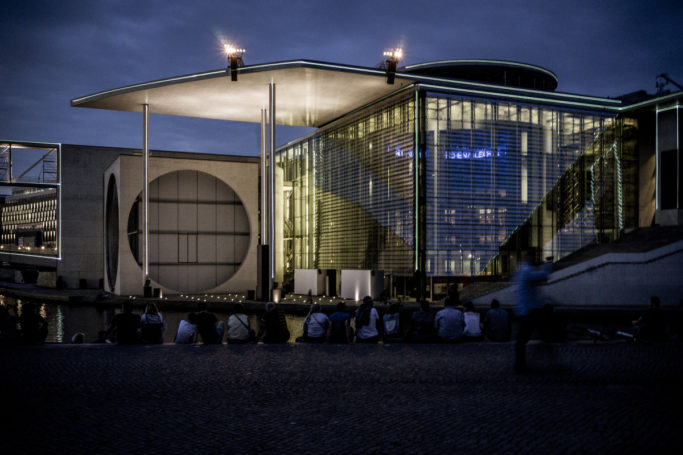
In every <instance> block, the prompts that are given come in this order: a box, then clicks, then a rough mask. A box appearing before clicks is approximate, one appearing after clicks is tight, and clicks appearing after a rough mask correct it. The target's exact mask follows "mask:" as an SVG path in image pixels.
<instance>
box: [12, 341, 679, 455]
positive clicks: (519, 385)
mask: <svg viewBox="0 0 683 455" xmlns="http://www.w3.org/2000/svg"><path fill="white" fill-rule="evenodd" d="M512 351H513V345H512V344H509V343H506V344H493V343H473V344H462V345H399V344H394V345H377V346H367V345H355V346H318V345H284V346H268V345H248V346H226V345H222V346H201V347H191V346H172V345H163V346H149V347H145V346H134V347H123V346H108V345H82V346H59V345H48V346H38V347H23V348H11V349H10V348H6V349H1V350H0V366H1V367H2V369H1V372H2V373H1V374H2V376H1V377H2V379H1V384H0V385H1V386H2V391H3V397H4V398H3V400H2V407H1V409H2V414H3V415H4V419H3V420H4V421H5V423H3V424H1V426H0V427H1V428H2V433H3V436H2V441H1V442H0V452H1V453H3V454H8V453H30V454H38V453H69V454H81V453H104V454H107V453H161V454H167V453H183V454H188V453H222V454H230V453H236V454H251V453H325V454H349V453H377V454H384V453H387V454H403V453H405V454H413V453H458V454H477V455H480V454H488V453H492V454H508V453H509V454H526V453H528V454H532V453H533V454H536V453H553V454H555V453H557V454H565V453H566V454H570V453H571V454H591V453H595V454H612V453H613V454H659V453H676V454H680V453H683V438H682V436H681V431H683V392H682V387H681V386H682V385H683V355H682V354H683V345H682V344H658V345H633V344H626V343H613V344H598V345H591V344H579V343H576V344H572V343H567V344H561V345H555V346H553V347H552V351H550V350H548V349H547V347H546V346H544V345H542V344H531V345H530V346H529V361H530V362H529V363H530V365H531V366H532V368H533V369H534V372H533V373H531V374H526V375H516V374H514V373H513V372H512V368H511V362H512Z"/></svg>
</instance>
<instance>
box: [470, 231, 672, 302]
mask: <svg viewBox="0 0 683 455" xmlns="http://www.w3.org/2000/svg"><path fill="white" fill-rule="evenodd" d="M681 276H683V241H679V242H675V243H672V244H669V245H666V246H664V247H661V248H657V249H654V250H651V251H647V252H639V253H608V254H604V255H602V256H599V257H596V258H594V259H590V260H588V261H585V262H582V263H579V264H576V265H573V266H570V267H567V268H564V269H561V270H558V271H557V272H554V273H552V274H551V275H550V277H549V279H548V283H547V284H546V285H544V286H542V287H541V295H542V297H543V298H544V299H545V300H546V301H547V303H552V304H553V305H559V306H565V307H566V306H574V307H602V308H609V307H638V306H646V305H647V301H648V298H649V297H650V296H653V295H656V296H658V297H659V298H660V299H661V301H662V305H663V306H670V307H674V306H677V305H678V303H679V302H680V300H681V299H683V285H682V284H681V280H680V277H681ZM643 277H647V279H646V280H644V279H643ZM494 298H495V299H498V300H499V301H500V302H501V304H502V305H503V306H506V307H512V306H514V305H515V302H516V300H515V298H516V294H515V286H514V284H513V285H512V286H509V287H507V288H504V289H501V290H499V291H496V292H493V293H490V294H486V295H483V296H481V297H478V298H476V299H474V303H476V304H477V305H482V306H488V305H489V304H490V303H491V300H492V299H494Z"/></svg>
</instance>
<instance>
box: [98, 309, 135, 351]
mask: <svg viewBox="0 0 683 455" xmlns="http://www.w3.org/2000/svg"><path fill="white" fill-rule="evenodd" d="M121 310H122V312H121V313H118V314H116V315H114V317H113V318H112V320H111V324H110V325H109V329H108V330H107V335H106V338H110V337H111V336H112V334H114V335H115V337H116V338H115V339H116V342H117V343H118V344H135V343H137V342H138V331H139V330H140V316H138V315H137V314H133V305H132V304H131V303H130V302H129V301H125V302H123V304H121Z"/></svg>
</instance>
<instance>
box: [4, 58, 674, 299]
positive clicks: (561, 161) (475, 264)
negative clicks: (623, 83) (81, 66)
mask: <svg viewBox="0 0 683 455" xmlns="http://www.w3.org/2000/svg"><path fill="white" fill-rule="evenodd" d="M386 63H387V64H386V65H385V66H384V67H383V68H366V67H358V66H351V65H339V64H331V63H323V62H315V61H306V60H300V61H288V62H279V63H272V64H260V65H252V66H243V67H236V68H229V69H228V70H218V71H211V72H206V73H199V74H192V75H187V76H180V77H174V78H169V79H164V80H160V81H153V82H149V83H141V84H136V85H133V86H129V87H122V88H119V89H113V90H107V91H104V92H101V93H96V94H93V95H89V96H85V97H81V98H77V99H74V100H72V105H73V106H77V107H90V108H101V109H116V110H124V111H133V112H142V113H143V116H142V117H143V125H144V128H143V131H144V133H143V138H142V141H141V142H142V143H143V152H144V149H145V145H144V144H146V141H147V139H148V134H150V132H149V130H148V128H147V125H148V123H147V119H148V118H149V113H150V112H151V113H155V114H156V113H158V114H171V115H181V116H192V117H204V118H215V119H223V120H233V121H247V122H254V123H261V125H262V141H263V146H262V159H261V164H262V165H263V167H262V168H261V171H260V172H259V171H258V169H257V167H258V160H256V159H254V160H251V161H249V160H247V161H249V162H248V163H246V162H245V163H241V164H239V166H242V165H244V166H245V167H248V168H249V169H250V170H249V171H248V173H251V174H250V175H253V179H252V180H251V182H252V185H251V186H249V185H248V184H246V183H245V184H244V185H243V183H244V182H241V181H240V175H244V174H243V173H241V172H240V171H237V172H236V173H234V174H231V173H230V169H233V168H234V167H235V166H237V165H236V164H235V163H234V162H231V164H230V166H226V168H225V169H224V170H221V171H220V172H219V171H216V172H215V173H213V174H212V173H211V172H206V170H207V169H209V168H212V167H213V166H209V167H205V166H204V165H202V166H199V167H201V168H202V169H199V168H197V167H196V166H190V165H189V164H188V163H187V162H184V161H182V160H180V161H178V160H172V161H173V163H174V164H173V165H170V164H168V165H167V164H166V163H165V162H163V160H161V159H157V161H156V162H155V159H154V158H152V159H151V160H150V162H149V163H148V164H145V163H146V160H145V159H144V156H145V153H143V159H142V160H140V159H139V158H137V157H133V156H125V157H124V156H122V157H121V158H120V159H117V160H116V162H115V163H113V164H111V166H109V168H108V169H107V170H106V172H105V171H104V169H103V171H102V172H105V183H104V186H103V187H102V188H103V189H102V193H104V191H105V190H104V188H105V187H106V188H107V189H106V192H107V193H106V194H107V199H106V200H107V201H108V202H107V203H106V206H107V207H108V208H107V209H106V213H107V220H108V221H106V226H107V229H109V230H108V231H107V232H111V229H113V226H114V225H116V226H117V228H118V230H119V235H118V236H114V237H116V238H117V239H118V244H117V243H116V242H115V241H110V240H107V241H106V242H105V243H106V245H107V246H106V248H105V250H106V254H105V255H104V256H105V257H106V258H107V259H106V260H104V259H103V261H102V264H104V266H103V270H106V276H107V277H108V278H107V280H106V283H107V284H106V287H107V289H111V290H113V291H115V292H121V293H135V290H136V289H137V290H138V293H139V292H140V291H141V289H142V283H143V280H144V279H145V277H147V278H149V279H151V281H152V285H153V286H156V287H162V288H164V289H168V290H169V291H174V290H175V291H177V292H200V291H208V290H217V289H228V288H229V289H233V290H240V291H245V290H247V289H253V288H254V287H255V284H254V283H253V281H249V280H244V281H242V280H240V279H236V280H235V281H233V282H232V284H227V283H230V277H232V276H233V275H234V276H235V277H237V276H240V275H241V274H243V275H248V276H252V277H253V276H256V275H257V274H258V273H257V270H258V271H259V272H260V269H261V267H259V266H258V264H259V262H260V261H261V259H263V258H258V260H257V259H256V258H255V257H256V256H257V255H258V254H260V253H258V254H257V244H258V245H261V244H268V245H269V246H270V252H269V254H272V256H271V259H270V261H269V262H270V263H271V264H272V271H271V279H274V280H275V282H277V283H279V284H282V283H285V284H286V283H288V282H290V281H291V280H292V279H293V276H294V271H295V270H296V269H318V270H320V271H321V272H322V271H326V272H325V273H327V274H329V275H330V276H331V277H336V279H334V280H332V282H335V283H336V284H335V286H334V287H338V278H339V272H340V271H341V270H346V269H351V270H368V271H381V272H383V274H384V276H385V277H386V278H387V280H386V284H385V285H386V287H387V290H388V291H389V292H390V293H392V294H393V293H395V292H402V290H403V289H406V290H407V291H408V292H410V290H413V293H414V294H416V295H423V294H424V293H425V292H426V289H431V290H432V291H433V290H434V289H436V288H437V287H438V286H440V285H444V284H445V283H448V282H451V283H452V282H454V281H462V280H472V279H474V278H477V277H500V276H506V275H509V274H511V273H512V272H513V271H514V270H515V268H516V264H517V262H518V261H519V260H520V258H521V257H522V255H523V253H524V252H525V251H527V250H529V249H530V248H534V249H535V250H537V251H539V252H540V253H539V254H540V256H541V257H542V258H543V259H547V260H552V261H558V260H560V259H562V258H563V257H565V256H567V255H568V254H570V253H572V252H574V251H576V250H578V249H580V248H582V247H584V246H586V245H589V244H593V243H605V242H611V241H613V240H615V239H617V238H619V237H620V236H621V235H623V234H624V233H625V232H628V231H630V230H633V229H637V228H639V227H647V226H651V225H653V224H662V225H663V224H681V220H682V219H683V216H682V215H681V214H682V213H683V212H682V211H681V208H682V207H681V203H682V202H683V201H682V198H681V196H682V189H681V184H680V180H681V170H682V169H683V167H682V166H683V165H682V164H681V162H682V160H681V152H680V136H681V129H682V127H683V119H681V116H680V115H679V112H680V107H681V99H682V98H683V92H676V93H666V92H662V93H659V95H657V96H649V95H647V94H645V93H644V92H639V93H634V94H629V95H627V96H624V97H620V98H616V99H613V98H600V97H595V96H586V95H576V94H567V93H560V92H556V91H555V89H556V87H557V77H556V76H555V74H553V73H552V72H551V71H548V70H546V69H544V68H541V67H538V66H534V65H529V64H522V63H516V62H503V61H491V60H448V61H441V62H430V63H425V64H419V65H409V66H405V67H402V68H395V67H394V66H392V65H391V61H390V60H387V62H386ZM394 63H395V62H394ZM276 87H277V92H276V90H275V88H276ZM276 106H277V107H276ZM268 117H270V118H271V119H270V120H268V121H267V120H266V119H267V118H268ZM276 124H277V125H295V126H309V127H315V128H316V130H315V131H314V132H313V133H311V134H309V135H307V136H305V137H303V138H300V139H298V140H296V141H293V142H291V143H289V144H286V145H284V146H282V147H280V148H279V149H277V151H275V152H274V153H270V154H268V155H269V156H271V157H272V158H273V165H272V166H270V165H269V166H268V168H269V169H268V171H267V172H266V170H265V165H266V164H267V161H268V160H267V159H265V157H266V156H267V154H266V153H265V152H266V149H267V147H266V133H265V131H266V126H269V127H271V133H270V135H269V139H270V142H271V144H272V143H274V142H275V134H274V131H275V129H274V126H275V125H276ZM152 134H153V132H152ZM254 152H256V151H254ZM169 159H170V158H169ZM202 159H207V160H209V161H210V160H211V159H213V158H208V157H205V158H202ZM221 160H222V158H220V157H215V161H216V162H221ZM231 160H232V161H234V159H231ZM112 162H113V160H112ZM140 162H142V163H140ZM140 164H142V166H140ZM136 166H138V167H137V168H136ZM219 167H220V166H219ZM136 169H137V170H136ZM186 171H187V172H189V171H191V172H195V173H196V174H192V175H195V176H194V177H192V176H191V174H188V173H186ZM197 172H199V173H197ZM201 172H203V173H205V174H206V175H203V174H201ZM147 173H149V175H148V176H147V178H146V179H144V178H143V175H145V174H147ZM218 174H220V175H218ZM259 174H260V175H261V178H260V181H259V179H258V178H257V176H258V175H259ZM269 175H270V176H269ZM110 176H114V177H113V179H114V180H113V181H114V182H115V183H113V184H112V183H110V182H111V181H112V180H111V179H112V177H110ZM174 176H175V177H174ZM173 178H175V179H176V183H174V184H171V183H169V182H171V180H173ZM212 178H213V179H214V180H215V181H214V180H212ZM107 179H109V180H107ZM187 179H190V180H191V181H192V182H203V183H201V184H200V183H197V184H198V185H205V186H206V187H207V188H208V187H211V185H213V188H214V190H213V191H214V193H211V195H208V193H207V195H208V197H211V198H213V199H212V201H214V202H213V203H214V204H215V205H217V206H221V205H225V206H230V207H231V208H234V209H235V210H236V211H234V213H233V212H231V213H232V215H225V219H223V218H220V217H219V218H216V221H215V223H214V224H212V225H211V226H210V227H208V228H207V229H208V230H204V229H200V228H199V227H198V226H199V224H197V223H200V221H201V220H202V219H206V218H205V217H202V215H201V214H200V212H199V211H196V220H200V221H197V222H196V223H195V224H196V226H197V227H196V229H195V224H193V226H192V228H191V229H190V228H188V229H185V228H184V227H182V226H181V225H180V224H171V228H169V229H166V228H162V227H161V226H162V225H165V224H166V221H161V220H162V219H165V218H167V217H168V216H169V215H168V214H162V211H163V210H167V209H168V210H170V211H171V212H173V210H172V207H171V206H173V207H176V209H175V212H173V213H176V214H178V213H180V212H181V211H182V210H183V209H182V208H181V205H182V204H183V203H184V201H183V199H182V198H183V197H184V196H183V195H185V194H194V193H186V192H185V190H180V189H181V188H185V187H188V186H191V182H190V180H187ZM266 183H268V184H269V186H263V185H264V184H266ZM112 185H114V186H112ZM174 185H175V186H174ZM221 185H225V186H226V187H227V188H228V190H230V189H232V190H233V191H234V194H236V195H237V196H238V197H237V198H234V199H231V198H230V196H228V194H233V193H230V191H228V190H225V191H224V189H222V186H221ZM124 186H125V187H126V190H125V193H126V195H125V196H124V195H123V193H124V190H123V188H124ZM145 187H147V189H148V191H147V192H148V194H149V196H148V198H149V202H148V205H147V207H148V215H147V216H146V217H145V215H144V210H142V209H140V208H139V207H140V205H141V204H138V203H136V202H135V201H142V200H143V199H144V197H142V196H138V194H139V193H140V194H142V192H143V189H144V188H145ZM111 188H117V189H116V190H112V189H111ZM219 188H221V189H219ZM64 191H66V185H64ZM174 192H175V193H174ZM219 193H221V194H222V195H221V196H219V195H218V194H219ZM173 194H176V195H177V197H175V196H174V197H171V196H172V195H173ZM197 194H198V193H197ZM270 194H272V196H271V197H272V199H271V200H268V201H266V200H264V199H270V197H269V198H266V197H265V196H268V195H270ZM115 195H118V196H115ZM170 195H171V196H170ZM224 196H225V197H224ZM141 198H142V199H141ZM169 198H170V199H173V200H170V199H169ZM167 199H168V200H167ZM102 200H104V196H103V199H102ZM124 200H125V201H124ZM8 201H9V199H8ZM197 201H198V202H197V203H198V204H199V206H202V204H204V203H205V202H206V201H203V200H201V201H200V200H199V199H197ZM238 201H239V202H238ZM259 201H261V202H260V203H259ZM266 202H267V203H266ZM116 204H118V218H116V217H115V216H114V215H110V214H113V213H115V212H117V210H116V207H117V205H116ZM136 204H137V205H136ZM8 205H9V203H8ZM259 206H260V210H259ZM155 210H157V211H158V212H159V214H158V215H155V214H154V211H155ZM238 211H239V214H238V213H237V212H238ZM169 213H170V212H169ZM194 213H195V212H192V214H194ZM192 214H190V212H187V215H188V216H181V217H180V218H182V219H184V220H188V219H191V218H192V217H193V216H194V215H192ZM245 214H246V215H245ZM265 214H269V215H270V214H272V215H273V218H272V220H273V221H272V222H269V221H268V218H266V217H264V216H263V215H265ZM221 216H222V215H221ZM230 216H232V217H233V220H234V219H239V220H245V219H246V220H247V221H248V223H243V222H242V221H240V222H234V221H232V223H233V225H234V226H237V225H240V226H242V227H240V228H239V229H238V228H237V227H235V229H232V230H231V229H227V230H226V228H225V226H229V225H230V223H231V221H230V219H229V217H230ZM135 217H137V219H135ZM116 219H118V221H111V220H116ZM131 220H132V221H131ZM144 220H147V224H148V225H149V226H148V229H150V230H149V232H148V234H147V239H148V240H147V242H144V241H142V240H141V238H140V237H139V236H138V234H135V233H136V232H137V233H139V232H141V231H142V230H143V225H144V224H145V222H144ZM196 220H195V221H196ZM264 220H265V222H264ZM3 223H4V221H3ZM131 223H132V224H131ZM110 226H111V227H110ZM64 227H65V228H66V226H64ZM29 228H32V226H29ZM266 228H267V229H266ZM126 230H127V232H126V235H123V232H125V231H126ZM30 231H31V229H28V231H26V232H30ZM167 231H168V232H167ZM171 231H172V232H171ZM195 231H196V232H199V231H202V232H209V231H211V233H208V234H206V235H207V236H208V237H207V238H206V239H204V240H207V241H208V238H209V237H210V238H214V239H216V238H219V237H221V236H224V237H225V239H227V238H228V237H229V238H230V239H233V240H234V239H237V238H240V239H241V240H240V242H241V241H242V240H243V241H244V244H243V246H240V247H237V246H236V247H235V248H234V251H232V252H231V253H230V254H228V253H227V251H226V252H225V255H226V256H225V258H224V259H217V257H218V256H221V255H223V253H222V252H221V253H219V254H218V256H215V257H214V256H211V258H213V259H211V260H208V259H206V258H207V257H208V256H206V254H209V252H210V251H211V250H212V248H209V247H206V248H203V249H202V248H200V247H199V245H200V243H201V242H202V241H204V240H201V241H200V239H201V237H193V235H200V234H196V232H195ZM228 231H229V232H228ZM3 232H4V231H3ZM247 232H249V236H247V234H246V233H247ZM131 233H132V234H131ZM218 233H220V234H218ZM15 235H16V233H15ZM22 235H23V236H24V237H26V236H27V235H26V234H22ZM201 235H204V234H201ZM240 236H242V237H240ZM105 237H106V238H107V239H109V238H110V236H109V234H106V235H105ZM126 237H127V238H126ZM195 239H196V241H195ZM155 242H156V243H155ZM141 243H145V244H146V246H141ZM195 243H196V245H198V246H197V249H196V250H192V247H191V246H190V245H194V244H195ZM219 243H220V242H219ZM238 243H239V242H238ZM125 244H128V245H130V248H126V247H124V245H125ZM15 245H16V247H17V248H18V247H19V245H18V244H17V243H16V240H15ZM155 245H156V246H155ZM173 245H177V247H176V246H173ZM207 245H208V244H207ZM235 245H237V244H236V243H235ZM22 246H23V245H22ZM64 246H66V245H64ZM115 250H116V251H118V253H117V254H118V256H116V255H115V254H114V253H113V252H114V251H115ZM165 251H171V253H172V254H171V255H172V256H173V257H174V258H175V259H174V260H173V261H170V262H169V261H167V260H166V259H164V258H162V256H163V254H164V252H165ZM193 251H194V252H193ZM244 251H246V253H244ZM211 254H213V253H211ZM242 254H245V256H244V257H245V258H248V259H247V260H244V261H242V257H243V256H242ZM126 255H127V257H125V258H124V256H126ZM228 256H230V257H229V258H228ZM114 257H117V258H118V259H117V260H118V264H119V265H118V266H114V265H113V264H114V262H116V261H115V260H114ZM144 258H147V259H146V260H147V261H148V263H147V265H145V259H144ZM190 259H192V260H195V259H196V261H197V262H198V263H203V261H205V260H206V262H207V264H208V263H209V262H211V265H207V268H206V270H204V268H202V267H194V268H193V266H190V265H188V264H187V262H186V261H188V262H190V261H189V260H190ZM171 262H172V264H171ZM181 264H182V265H181ZM145 267H148V268H147V271H146V272H143V270H145ZM155 267H156V268H155ZM190 269H192V270H195V271H198V275H197V276H194V275H192V278H190V279H189V281H188V282H187V283H181V281H180V278H179V277H181V276H182V277H188V276H189V275H187V273H186V271H187V270H190ZM219 269H220V270H219ZM228 270H229V271H228ZM102 275H103V276H104V272H103V273H102ZM124 276H125V277H127V278H126V279H125V280H123V278H121V277H124ZM122 280H123V281H122ZM226 280H227V281H226ZM124 281H125V283H126V284H125V285H124V284H123V283H124ZM328 292H334V289H328Z"/></svg>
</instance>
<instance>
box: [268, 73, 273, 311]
mask: <svg viewBox="0 0 683 455" xmlns="http://www.w3.org/2000/svg"><path fill="white" fill-rule="evenodd" d="M268 95H269V96H268V115H269V123H270V156H269V163H268V164H269V166H270V169H269V170H268V211H269V213H268V214H269V220H270V221H269V223H268V245H269V246H270V269H269V274H270V280H269V281H270V284H269V287H268V289H269V291H270V292H269V294H270V298H271V299H272V297H273V281H274V280H275V82H273V81H270V87H269V90H268Z"/></svg>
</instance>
